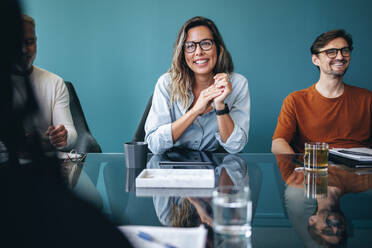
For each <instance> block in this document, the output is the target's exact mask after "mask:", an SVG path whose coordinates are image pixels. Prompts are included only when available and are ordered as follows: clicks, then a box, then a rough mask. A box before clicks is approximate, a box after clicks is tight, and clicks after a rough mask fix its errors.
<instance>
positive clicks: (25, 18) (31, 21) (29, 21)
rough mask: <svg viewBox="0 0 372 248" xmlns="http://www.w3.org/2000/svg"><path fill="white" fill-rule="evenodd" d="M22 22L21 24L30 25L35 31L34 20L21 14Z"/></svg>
mask: <svg viewBox="0 0 372 248" xmlns="http://www.w3.org/2000/svg"><path fill="white" fill-rule="evenodd" d="M22 20H23V22H27V23H30V24H31V25H32V27H33V28H34V29H35V20H34V18H32V17H31V16H29V15H26V14H23V15H22Z"/></svg>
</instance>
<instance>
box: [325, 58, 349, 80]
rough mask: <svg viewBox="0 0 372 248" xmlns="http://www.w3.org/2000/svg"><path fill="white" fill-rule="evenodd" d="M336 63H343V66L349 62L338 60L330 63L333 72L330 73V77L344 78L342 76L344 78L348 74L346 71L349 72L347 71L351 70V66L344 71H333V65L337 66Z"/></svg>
mask: <svg viewBox="0 0 372 248" xmlns="http://www.w3.org/2000/svg"><path fill="white" fill-rule="evenodd" d="M336 63H343V64H346V63H347V61H346V60H345V59H338V60H334V61H331V62H330V63H329V67H330V68H331V71H330V73H329V74H330V75H332V76H335V77H342V76H344V75H345V73H346V71H347V69H348V68H349V66H347V67H346V68H345V69H344V70H343V71H341V72H340V71H334V70H333V69H332V65H333V64H336Z"/></svg>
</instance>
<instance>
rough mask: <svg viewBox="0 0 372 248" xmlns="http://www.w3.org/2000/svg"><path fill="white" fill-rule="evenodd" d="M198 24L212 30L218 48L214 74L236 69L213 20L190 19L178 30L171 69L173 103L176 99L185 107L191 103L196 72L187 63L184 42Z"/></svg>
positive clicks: (197, 17)
mask: <svg viewBox="0 0 372 248" xmlns="http://www.w3.org/2000/svg"><path fill="white" fill-rule="evenodd" d="M198 26H206V27H207V28H209V30H210V31H211V32H212V35H213V41H214V44H215V45H216V48H217V62H216V66H215V67H214V70H213V72H214V74H217V73H222V72H225V73H230V72H232V71H233V70H234V65H233V62H232V59H231V55H230V53H229V51H228V50H227V49H226V47H225V43H224V42H223V40H222V36H221V35H220V32H219V31H218V29H217V27H216V25H215V24H214V23H213V21H211V20H209V19H207V18H205V17H202V16H196V17H193V18H191V19H189V20H188V21H187V22H186V23H185V24H183V26H182V27H181V29H180V31H179V32H178V35H177V39H176V42H175V44H174V50H173V58H172V67H171V68H170V69H169V73H170V76H171V79H172V82H171V84H170V97H171V103H172V104H173V103H174V102H176V101H181V102H182V105H183V106H184V107H185V108H186V107H187V106H188V105H189V101H190V91H191V89H192V84H193V82H194V73H193V71H192V70H191V69H190V68H189V67H188V66H187V64H186V61H185V54H184V44H185V41H186V38H187V32H188V31H189V30H190V29H191V28H194V27H198Z"/></svg>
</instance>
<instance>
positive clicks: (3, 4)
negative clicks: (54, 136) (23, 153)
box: [0, 0, 131, 247]
mask: <svg viewBox="0 0 372 248" xmlns="http://www.w3.org/2000/svg"><path fill="white" fill-rule="evenodd" d="M0 12H1V13H0V25H1V30H2V35H3V36H2V39H1V46H0V47H1V49H2V52H1V54H2V56H1V58H0V68H1V71H0V114H1V116H2V117H3V118H2V121H1V122H0V141H1V142H0V144H1V146H0V194H1V204H0V219H1V223H0V233H1V235H0V237H1V238H0V247H131V245H130V243H129V242H128V241H127V240H126V238H125V237H124V236H123V235H122V234H121V233H120V231H119V230H117V229H116V228H115V227H114V226H113V225H112V224H111V223H110V222H109V221H108V220H106V219H105V218H104V217H103V216H102V215H101V213H100V212H99V211H98V210H97V209H95V208H93V207H92V206H90V205H89V204H88V203H86V202H85V201H82V200H80V199H78V198H77V197H76V196H75V195H73V194H72V193H71V192H70V190H69V189H68V187H67V185H66V181H65V180H64V179H63V178H62V176H61V168H60V165H59V163H58V160H57V159H56V157H55V155H53V154H48V156H46V154H45V153H43V151H42V148H41V139H40V137H39V136H37V135H35V136H32V137H31V139H32V146H31V157H30V159H29V160H28V161H26V162H24V163H22V164H20V162H19V161H20V160H19V149H20V147H21V146H22V145H23V143H24V142H25V140H26V138H25V130H24V124H25V122H30V123H28V124H31V125H29V126H30V127H32V121H33V117H32V116H34V115H35V114H36V113H37V111H38V109H37V104H36V100H35V99H34V96H33V94H32V88H31V86H30V85H29V82H28V78H27V76H25V78H24V80H25V82H26V83H25V84H23V87H22V89H19V90H20V91H19V92H18V93H21V96H23V100H24V101H23V102H21V103H18V104H17V105H15V104H14V99H13V98H14V93H15V92H14V84H13V82H12V81H11V71H12V69H13V66H14V64H15V63H16V61H19V56H22V54H21V51H22V50H21V49H22V41H23V37H22V35H23V30H22V20H21V15H20V10H19V6H18V3H17V1H15V0H0ZM34 128H35V127H34Z"/></svg>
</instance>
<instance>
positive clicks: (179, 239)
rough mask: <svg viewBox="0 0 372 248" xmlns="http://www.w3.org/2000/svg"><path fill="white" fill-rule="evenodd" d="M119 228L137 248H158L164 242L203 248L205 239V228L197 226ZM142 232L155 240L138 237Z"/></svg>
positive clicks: (162, 245) (178, 246)
mask: <svg viewBox="0 0 372 248" xmlns="http://www.w3.org/2000/svg"><path fill="white" fill-rule="evenodd" d="M119 230H120V231H121V232H122V233H124V235H125V236H126V237H127V238H128V239H129V241H130V242H131V244H132V245H133V246H134V247H137V248H140V247H141V248H143V247H148V248H159V247H166V246H165V244H167V245H171V246H173V247H177V248H183V247H185V248H186V247H192V248H204V247H205V242H206V239H207V229H206V228H205V227H204V226H203V225H201V226H199V227H191V228H180V227H155V226H120V227H119ZM140 232H143V233H145V234H146V235H149V236H151V237H152V238H154V240H156V241H148V240H146V239H143V238H141V237H140V235H139V233H140Z"/></svg>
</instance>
